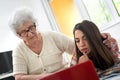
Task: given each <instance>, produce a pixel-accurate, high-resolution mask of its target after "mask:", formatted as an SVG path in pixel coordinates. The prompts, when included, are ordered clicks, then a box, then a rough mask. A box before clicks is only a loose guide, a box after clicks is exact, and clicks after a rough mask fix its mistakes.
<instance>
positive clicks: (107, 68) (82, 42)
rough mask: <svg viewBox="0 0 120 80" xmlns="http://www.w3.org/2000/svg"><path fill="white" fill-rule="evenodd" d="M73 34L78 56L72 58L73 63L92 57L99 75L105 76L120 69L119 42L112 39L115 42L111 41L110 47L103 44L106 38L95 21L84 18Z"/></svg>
mask: <svg viewBox="0 0 120 80" xmlns="http://www.w3.org/2000/svg"><path fill="white" fill-rule="evenodd" d="M73 34H74V40H75V47H76V54H75V55H74V56H76V59H75V58H72V62H71V64H75V63H82V62H85V61H87V60H89V59H90V60H92V62H93V64H94V66H95V68H96V70H97V72H98V75H99V77H104V76H105V75H107V74H108V73H113V72H114V73H115V72H119V71H120V69H119V65H120V64H119V57H118V53H117V51H118V48H116V47H117V44H116V42H115V40H114V39H111V40H112V41H113V42H115V43H114V44H111V43H110V44H111V47H110V48H108V46H106V45H105V44H103V40H104V39H103V37H102V36H101V33H100V31H99V29H98V28H97V26H96V25H95V24H94V23H93V22H91V21H88V20H84V21H83V22H81V23H78V24H76V25H75V27H74V30H73ZM112 41H111V42H112ZM108 45H109V44H108ZM113 69H114V70H113ZM111 70H112V71H111Z"/></svg>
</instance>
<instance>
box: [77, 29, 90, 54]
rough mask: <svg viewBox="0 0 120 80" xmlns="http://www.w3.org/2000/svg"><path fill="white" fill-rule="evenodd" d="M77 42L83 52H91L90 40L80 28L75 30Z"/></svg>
mask: <svg viewBox="0 0 120 80" xmlns="http://www.w3.org/2000/svg"><path fill="white" fill-rule="evenodd" d="M75 42H76V45H77V47H78V49H79V50H80V51H81V52H82V53H89V52H90V47H89V44H88V41H87V39H86V36H85V35H84V34H83V32H82V31H80V30H76V31H75Z"/></svg>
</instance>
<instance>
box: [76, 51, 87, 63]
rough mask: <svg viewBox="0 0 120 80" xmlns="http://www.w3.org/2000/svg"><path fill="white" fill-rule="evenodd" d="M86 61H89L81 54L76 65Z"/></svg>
mask: <svg viewBox="0 0 120 80" xmlns="http://www.w3.org/2000/svg"><path fill="white" fill-rule="evenodd" d="M88 60H89V58H88V56H87V54H86V53H83V55H82V56H81V57H80V58H79V61H78V63H83V62H86V61H88Z"/></svg>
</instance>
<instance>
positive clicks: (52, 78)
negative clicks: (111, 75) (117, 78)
mask: <svg viewBox="0 0 120 80" xmlns="http://www.w3.org/2000/svg"><path fill="white" fill-rule="evenodd" d="M40 80H99V78H98V75H97V73H96V71H95V68H94V65H93V63H92V61H90V60H88V61H86V62H84V63H81V64H77V65H75V66H72V67H70V68H67V69H64V70H61V71H58V72H55V73H53V74H51V75H49V76H46V77H44V78H42V79H40Z"/></svg>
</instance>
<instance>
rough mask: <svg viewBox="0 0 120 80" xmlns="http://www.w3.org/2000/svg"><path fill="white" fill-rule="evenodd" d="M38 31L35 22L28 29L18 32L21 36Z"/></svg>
mask: <svg viewBox="0 0 120 80" xmlns="http://www.w3.org/2000/svg"><path fill="white" fill-rule="evenodd" d="M33 31H36V24H35V23H34V24H33V25H30V26H29V27H28V28H27V29H25V30H23V31H21V32H18V33H17V34H18V35H19V36H21V37H26V36H27V35H28V32H31V33H32V32H33Z"/></svg>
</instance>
